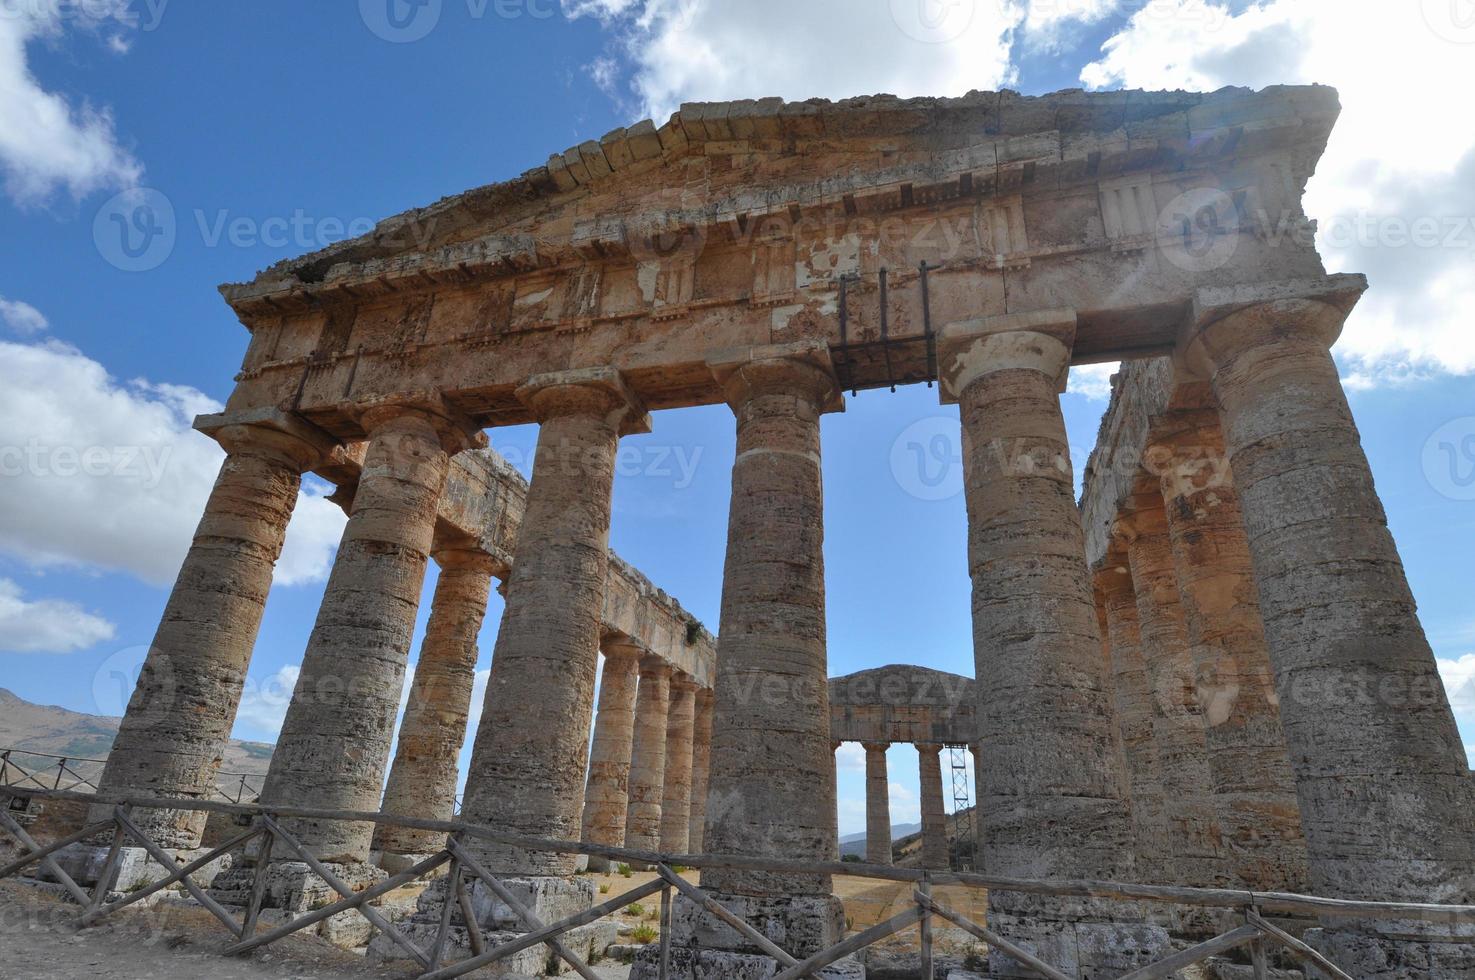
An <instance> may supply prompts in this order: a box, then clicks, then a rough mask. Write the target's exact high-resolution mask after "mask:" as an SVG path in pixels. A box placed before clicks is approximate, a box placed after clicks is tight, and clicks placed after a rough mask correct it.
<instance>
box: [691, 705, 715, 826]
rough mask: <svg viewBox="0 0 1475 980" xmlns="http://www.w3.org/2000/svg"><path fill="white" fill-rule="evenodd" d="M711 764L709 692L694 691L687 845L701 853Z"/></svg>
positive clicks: (710, 706)
mask: <svg viewBox="0 0 1475 980" xmlns="http://www.w3.org/2000/svg"><path fill="white" fill-rule="evenodd" d="M711 765H712V691H711V689H710V688H703V689H702V690H700V691H697V699H696V722H695V724H694V725H693V731H692V746H691V820H690V821H689V822H688V827H689V828H690V829H689V831H688V836H687V846H688V847H690V848H691V852H692V853H693V854H701V853H702V846H703V843H704V838H705V831H706V822H707V780H708V776H709V773H710V770H711Z"/></svg>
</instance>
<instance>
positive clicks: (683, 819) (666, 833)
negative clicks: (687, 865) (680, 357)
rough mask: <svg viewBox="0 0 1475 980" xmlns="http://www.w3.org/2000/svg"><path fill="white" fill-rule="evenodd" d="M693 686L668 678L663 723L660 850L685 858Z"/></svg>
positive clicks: (681, 677) (684, 679) (685, 679)
mask: <svg viewBox="0 0 1475 980" xmlns="http://www.w3.org/2000/svg"><path fill="white" fill-rule="evenodd" d="M696 693H697V689H696V685H695V684H694V683H692V681H691V678H689V677H686V676H685V675H679V674H678V675H676V676H674V677H672V678H671V710H670V713H669V714H668V715H667V719H666V777H665V787H664V789H663V790H662V794H661V848H660V849H661V850H662V851H664V852H665V853H667V854H685V853H686V851H687V845H688V843H689V841H688V836H687V835H688V834H689V833H690V829H691V765H692V762H691V754H692V737H693V728H694V724H695V721H696V718H695V714H696Z"/></svg>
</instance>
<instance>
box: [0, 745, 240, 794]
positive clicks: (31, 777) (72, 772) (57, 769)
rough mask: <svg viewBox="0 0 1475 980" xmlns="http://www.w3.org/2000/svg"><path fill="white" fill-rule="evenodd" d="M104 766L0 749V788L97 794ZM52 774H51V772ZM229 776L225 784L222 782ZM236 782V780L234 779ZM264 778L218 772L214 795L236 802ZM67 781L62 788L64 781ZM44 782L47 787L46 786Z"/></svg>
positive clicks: (96, 761) (92, 761) (97, 761)
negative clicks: (86, 771)
mask: <svg viewBox="0 0 1475 980" xmlns="http://www.w3.org/2000/svg"><path fill="white" fill-rule="evenodd" d="M16 756H21V757H22V758H24V759H25V760H26V762H27V763H28V764H29V765H30V766H31V768H29V769H28V768H26V766H24V765H22V764H21V763H19V762H17V761H16V760H15V757H16ZM32 759H49V760H51V761H50V762H49V763H47V764H46V765H45V766H37V765H35V764H34V763H31V761H30V760H32ZM78 765H86V766H91V767H96V768H95V771H93V770H89V771H93V775H91V776H85V775H83V774H82V773H81V772H79V771H78V770H77V769H76V766H78ZM105 765H107V760H106V759H83V758H80V757H78V756H74V755H48V754H47V753H45V752H32V751H31V750H30V749H17V748H5V749H0V786H23V785H25V784H26V783H35V784H36V786H38V787H39V788H41V789H69V790H75V791H81V790H82V789H83V788H84V787H85V788H86V789H88V790H91V791H93V792H96V791H97V788H98V787H97V783H96V782H95V781H94V780H95V779H96V778H97V775H98V774H99V773H101V772H102V767H103V766H105ZM53 771H54V773H53ZM227 776H229V777H230V781H229V783H228V784H227V783H226V782H223V781H222V780H224V779H225V777H227ZM237 776H239V777H240V779H239V781H237V779H236V777H237ZM265 778H266V777H265V776H264V775H260V774H258V773H249V772H221V773H217V774H216V784H215V792H216V793H217V794H218V795H219V797H220V799H222V800H224V801H226V802H228V803H240V802H241V801H243V800H245V799H246V797H247V796H249V795H253V794H255V793H257V792H259V791H260V789H259V786H254V787H253V786H252V785H251V783H252V781H253V780H254V781H255V782H256V783H258V784H260V783H261V782H263V781H264V780H265ZM67 779H70V780H71V782H68V783H67V784H66V785H65V786H63V785H62V783H63V781H64V780H67ZM47 781H49V782H50V785H49V786H48V785H47Z"/></svg>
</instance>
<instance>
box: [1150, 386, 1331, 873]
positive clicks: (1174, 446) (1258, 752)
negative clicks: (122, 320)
mask: <svg viewBox="0 0 1475 980" xmlns="http://www.w3.org/2000/svg"><path fill="white" fill-rule="evenodd" d="M1150 452H1151V454H1152V461H1153V469H1154V471H1156V472H1158V473H1159V474H1160V483H1161V485H1162V493H1163V500H1164V502H1165V513H1166V516H1167V525H1168V537H1169V539H1170V540H1171V542H1172V550H1173V564H1174V567H1175V569H1176V571H1177V579H1178V588H1179V597H1180V599H1181V605H1182V608H1183V624H1184V627H1185V630H1186V634H1187V639H1188V650H1189V654H1190V656H1191V658H1192V666H1193V669H1194V673H1195V677H1194V688H1195V690H1196V692H1197V698H1198V701H1199V706H1200V709H1201V712H1200V713H1201V716H1202V717H1203V719H1204V722H1205V727H1204V737H1205V747H1206V749H1207V752H1208V756H1207V759H1208V764H1209V773H1210V776H1211V777H1212V789H1213V793H1214V803H1215V808H1216V810H1217V813H1218V817H1219V826H1220V829H1221V832H1222V840H1223V857H1224V860H1225V862H1226V870H1227V871H1228V872H1229V873H1230V875H1231V880H1230V883H1231V884H1234V885H1236V886H1242V887H1245V888H1253V889H1256V890H1260V891H1290V892H1299V891H1305V890H1306V888H1307V879H1306V839H1305V837H1304V836H1303V835H1302V833H1301V813H1300V809H1299V806H1298V804H1297V802H1296V782H1295V779H1294V778H1293V777H1292V775H1291V764H1290V758H1289V756H1288V755H1287V754H1286V743H1285V731H1284V730H1283V729H1282V728H1281V724H1280V708H1279V706H1278V704H1277V701H1276V695H1275V684H1274V678H1273V677H1272V675H1271V670H1270V655H1269V653H1268V651H1267V650H1266V647H1265V629H1264V626H1263V624H1262V623H1261V621H1260V601H1259V596H1258V595H1257V593H1256V590H1255V575H1254V571H1253V570H1252V569H1251V567H1250V549H1249V540H1248V538H1246V536H1245V529H1244V521H1243V518H1242V517H1241V515H1240V508H1239V495H1238V494H1237V493H1236V492H1235V490H1234V485H1233V480H1232V476H1231V474H1230V472H1229V465H1228V459H1227V457H1226V456H1225V453H1224V441H1223V435H1222V434H1221V432H1220V430H1219V419H1218V415H1217V413H1216V412H1212V411H1200V412H1184V413H1176V414H1174V415H1171V416H1169V417H1167V419H1165V420H1163V422H1162V423H1161V424H1160V425H1158V426H1155V429H1154V433H1153V436H1152V440H1151V449H1150Z"/></svg>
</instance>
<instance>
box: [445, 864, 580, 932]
mask: <svg viewBox="0 0 1475 980" xmlns="http://www.w3.org/2000/svg"><path fill="white" fill-rule="evenodd" d="M500 881H501V883H502V886H503V887H504V888H506V889H507V890H508V891H510V892H511V893H512V894H513V895H514V896H515V897H516V898H517V900H518V901H519V902H521V903H522V904H523V905H524V906H526V907H527V909H528V910H529V911H530V912H532V913H533V915H535V916H537V917H538V918H539V919H540V920H542V922H543V923H544V924H545V925H548V924H552V923H554V922H557V921H559V920H560V919H567V918H568V917H569V916H571V915H578V914H579V913H580V912H583V911H585V910H586V909H589V908H592V907H593V905H594V895H595V892H596V887H595V884H594V881H593V879H591V878H557V877H553V876H548V875H538V876H528V877H522V878H502V879H500ZM471 907H472V908H473V909H475V910H476V917H477V919H478V920H479V921H480V922H481V924H482V926H483V927H484V928H487V929H511V930H513V931H517V932H522V931H524V930H525V929H526V928H527V927H526V925H525V924H524V923H523V921H522V918H521V917H520V916H518V915H517V914H516V913H515V912H513V911H512V909H510V908H509V907H508V906H507V905H506V904H505V903H504V902H502V900H501V899H499V898H497V896H495V895H493V894H492V891H491V889H489V888H487V886H486V884H485V883H484V882H482V881H480V880H478V881H476V882H475V883H473V885H472V887H471Z"/></svg>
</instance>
